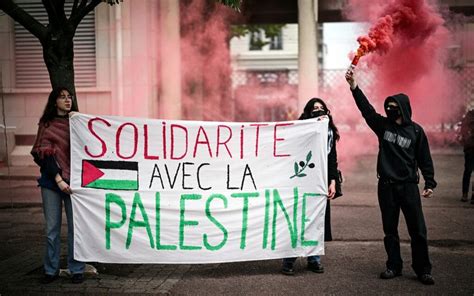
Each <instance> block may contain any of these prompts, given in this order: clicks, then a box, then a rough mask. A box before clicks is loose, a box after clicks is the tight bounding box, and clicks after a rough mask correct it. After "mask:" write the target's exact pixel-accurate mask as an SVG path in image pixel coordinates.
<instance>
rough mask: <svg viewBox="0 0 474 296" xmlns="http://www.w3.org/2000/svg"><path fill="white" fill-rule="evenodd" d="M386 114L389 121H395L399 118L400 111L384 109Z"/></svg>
mask: <svg viewBox="0 0 474 296" xmlns="http://www.w3.org/2000/svg"><path fill="white" fill-rule="evenodd" d="M385 112H386V113H387V117H388V119H390V120H393V121H395V120H397V119H398V118H399V117H400V110H399V109H385Z"/></svg>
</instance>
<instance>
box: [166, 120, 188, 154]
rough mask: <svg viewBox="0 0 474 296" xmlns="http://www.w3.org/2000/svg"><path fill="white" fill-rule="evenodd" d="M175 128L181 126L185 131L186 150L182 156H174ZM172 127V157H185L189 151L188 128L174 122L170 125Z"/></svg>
mask: <svg viewBox="0 0 474 296" xmlns="http://www.w3.org/2000/svg"><path fill="white" fill-rule="evenodd" d="M174 128H180V129H182V130H183V131H184V134H185V142H186V144H185V146H184V147H185V148H186V150H185V151H184V153H183V154H182V155H181V156H179V157H178V156H174ZM170 129H171V159H183V158H184V157H185V156H186V154H187V153H188V130H187V129H186V127H184V126H182V125H179V124H172V125H170Z"/></svg>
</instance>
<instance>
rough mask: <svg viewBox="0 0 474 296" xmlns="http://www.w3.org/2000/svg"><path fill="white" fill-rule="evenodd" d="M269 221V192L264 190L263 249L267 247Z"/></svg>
mask: <svg viewBox="0 0 474 296" xmlns="http://www.w3.org/2000/svg"><path fill="white" fill-rule="evenodd" d="M269 220H270V190H268V189H265V221H264V222H263V223H264V224H263V248H264V249H266V248H267V245H268V221H269Z"/></svg>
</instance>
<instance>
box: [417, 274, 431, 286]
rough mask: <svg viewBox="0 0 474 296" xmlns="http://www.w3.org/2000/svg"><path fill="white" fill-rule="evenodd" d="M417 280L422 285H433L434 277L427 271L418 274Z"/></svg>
mask: <svg viewBox="0 0 474 296" xmlns="http://www.w3.org/2000/svg"><path fill="white" fill-rule="evenodd" d="M418 280H419V281H420V282H421V283H422V284H423V285H434V278H433V276H431V274H429V273H424V274H421V275H419V276H418Z"/></svg>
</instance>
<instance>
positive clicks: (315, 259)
mask: <svg viewBox="0 0 474 296" xmlns="http://www.w3.org/2000/svg"><path fill="white" fill-rule="evenodd" d="M295 261H296V257H291V258H283V265H286V266H288V265H293V264H294V263H295ZM316 262H321V256H319V255H315V256H309V257H308V263H316Z"/></svg>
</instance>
